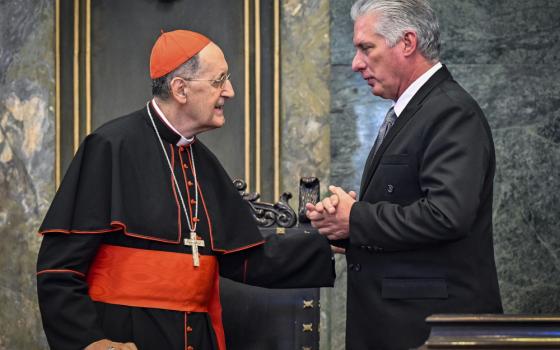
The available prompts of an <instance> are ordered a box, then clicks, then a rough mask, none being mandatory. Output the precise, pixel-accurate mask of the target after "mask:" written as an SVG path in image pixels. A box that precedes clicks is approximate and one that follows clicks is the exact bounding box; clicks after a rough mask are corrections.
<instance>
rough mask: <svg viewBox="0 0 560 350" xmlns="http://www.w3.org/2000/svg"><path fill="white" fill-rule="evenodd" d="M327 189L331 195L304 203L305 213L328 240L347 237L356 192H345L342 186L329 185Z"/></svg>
mask: <svg viewBox="0 0 560 350" xmlns="http://www.w3.org/2000/svg"><path fill="white" fill-rule="evenodd" d="M329 191H330V192H331V195H330V196H329V197H326V198H324V199H323V200H322V201H320V202H319V203H317V204H312V203H307V204H305V209H306V215H307V217H308V218H309V219H310V220H311V225H312V226H313V227H315V228H317V229H318V230H319V233H320V234H322V235H324V236H326V237H327V238H328V239H329V240H338V239H345V238H348V235H349V232H350V210H351V209H352V205H353V204H354V203H355V202H356V192H354V191H350V192H346V191H344V190H343V189H342V188H340V187H337V186H332V185H331V186H329ZM333 250H334V248H333ZM336 251H337V252H340V251H338V250H336Z"/></svg>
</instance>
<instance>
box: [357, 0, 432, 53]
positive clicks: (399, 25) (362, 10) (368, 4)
mask: <svg viewBox="0 0 560 350" xmlns="http://www.w3.org/2000/svg"><path fill="white" fill-rule="evenodd" d="M371 13H375V14H377V15H379V18H378V21H377V25H376V27H375V28H373V29H374V31H375V33H377V34H379V35H381V36H383V37H384V38H385V40H386V41H387V45H389V46H390V47H393V46H395V45H396V44H397V42H398V41H399V40H400V39H402V37H403V34H404V33H405V31H408V30H412V31H414V32H415V33H416V36H417V38H418V50H419V51H420V53H421V54H422V55H423V56H424V57H425V58H426V59H428V60H437V59H439V52H440V41H439V24H438V20H437V17H436V15H435V13H434V10H433V9H432V7H431V6H430V4H429V3H428V1H427V0H358V1H356V3H354V5H353V6H352V10H351V11H350V15H351V16H352V19H353V20H354V21H355V20H356V19H357V18H358V17H361V16H363V15H366V14H371Z"/></svg>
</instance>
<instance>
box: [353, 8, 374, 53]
mask: <svg viewBox="0 0 560 350" xmlns="http://www.w3.org/2000/svg"><path fill="white" fill-rule="evenodd" d="M377 18H378V15H376V14H375V13H370V14H365V15H362V16H360V17H358V18H356V21H355V22H354V38H353V41H354V46H358V45H360V44H362V43H364V42H372V41H376V40H379V38H380V35H378V34H376V33H375V27H376V25H377Z"/></svg>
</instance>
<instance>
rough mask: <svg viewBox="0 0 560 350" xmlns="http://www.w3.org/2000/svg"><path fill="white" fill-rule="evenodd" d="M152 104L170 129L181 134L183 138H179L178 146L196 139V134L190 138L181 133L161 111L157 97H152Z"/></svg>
mask: <svg viewBox="0 0 560 350" xmlns="http://www.w3.org/2000/svg"><path fill="white" fill-rule="evenodd" d="M152 106H154V109H155V110H156V112H157V114H158V115H159V117H160V118H161V120H163V122H164V123H165V125H167V127H168V128H169V129H171V130H173V132H175V133H176V134H177V135H179V136H181V138H180V139H179V142H177V146H185V145H188V144H190V143H192V142H193V141H194V136H192V137H190V138H186V137H184V136H183V135H181V133H180V132H179V131H177V129H175V127H174V126H173V125H172V124H171V123H170V122H169V120H168V119H167V118H166V117H165V115H164V114H163V112H162V111H161V109H160V108H159V106H158V105H157V103H156V99H155V98H152Z"/></svg>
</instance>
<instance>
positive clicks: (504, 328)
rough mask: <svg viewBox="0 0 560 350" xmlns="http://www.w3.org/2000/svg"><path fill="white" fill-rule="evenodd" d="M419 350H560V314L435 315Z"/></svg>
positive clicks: (430, 320)
mask: <svg viewBox="0 0 560 350" xmlns="http://www.w3.org/2000/svg"><path fill="white" fill-rule="evenodd" d="M426 322H428V324H430V326H431V329H432V330H431V333H430V337H429V338H428V340H427V341H426V343H425V344H424V345H423V346H422V347H420V348H419V349H418V350H432V349H438V350H451V349H519V350H520V349H527V350H528V349H560V315H433V316H430V317H428V318H427V319H426Z"/></svg>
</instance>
